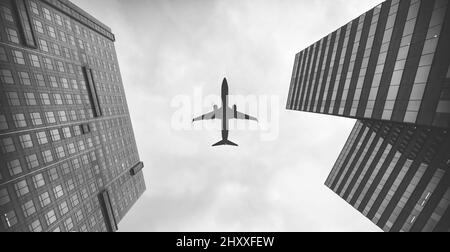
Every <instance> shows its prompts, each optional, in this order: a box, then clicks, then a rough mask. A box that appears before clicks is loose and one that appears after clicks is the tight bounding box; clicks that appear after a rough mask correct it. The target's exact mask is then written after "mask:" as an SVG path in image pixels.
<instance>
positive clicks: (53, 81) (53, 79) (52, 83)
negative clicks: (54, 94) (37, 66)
mask: <svg viewBox="0 0 450 252" xmlns="http://www.w3.org/2000/svg"><path fill="white" fill-rule="evenodd" d="M48 79H49V81H50V86H51V87H53V88H57V87H58V80H57V79H56V77H55V76H49V77H48Z"/></svg>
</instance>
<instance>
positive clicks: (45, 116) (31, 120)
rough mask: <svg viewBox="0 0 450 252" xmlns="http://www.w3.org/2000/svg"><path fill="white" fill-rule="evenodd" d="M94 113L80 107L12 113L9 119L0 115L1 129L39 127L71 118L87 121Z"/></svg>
mask: <svg viewBox="0 0 450 252" xmlns="http://www.w3.org/2000/svg"><path fill="white" fill-rule="evenodd" d="M92 118H93V113H92V110H91V109H88V110H86V109H80V110H71V111H69V112H66V111H64V110H61V111H57V112H54V111H47V112H43V113H41V112H31V113H28V114H22V113H20V114H12V116H11V118H10V119H8V117H6V116H5V115H0V130H8V129H13V126H14V128H16V129H22V128H27V127H37V126H42V125H56V124H63V123H68V122H69V120H70V121H72V122H76V121H79V120H81V121H85V120H87V119H92Z"/></svg>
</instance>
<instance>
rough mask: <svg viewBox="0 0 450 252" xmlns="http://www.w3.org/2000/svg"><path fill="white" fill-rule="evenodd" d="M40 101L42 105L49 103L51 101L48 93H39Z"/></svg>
mask: <svg viewBox="0 0 450 252" xmlns="http://www.w3.org/2000/svg"><path fill="white" fill-rule="evenodd" d="M41 102H42V104H43V105H50V104H51V102H50V97H49V95H48V94H46V93H43V94H41Z"/></svg>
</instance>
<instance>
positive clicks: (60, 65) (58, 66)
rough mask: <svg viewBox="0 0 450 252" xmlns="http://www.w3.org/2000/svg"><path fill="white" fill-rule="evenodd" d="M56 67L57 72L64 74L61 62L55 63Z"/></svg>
mask: <svg viewBox="0 0 450 252" xmlns="http://www.w3.org/2000/svg"><path fill="white" fill-rule="evenodd" d="M56 66H57V69H58V71H59V72H61V73H64V72H66V70H65V68H64V63H62V61H56Z"/></svg>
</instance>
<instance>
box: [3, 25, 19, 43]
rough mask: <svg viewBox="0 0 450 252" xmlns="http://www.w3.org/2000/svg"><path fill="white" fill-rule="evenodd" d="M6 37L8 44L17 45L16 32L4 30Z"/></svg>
mask: <svg viewBox="0 0 450 252" xmlns="http://www.w3.org/2000/svg"><path fill="white" fill-rule="evenodd" d="M6 35H8V40H9V42H12V43H15V44H19V43H20V42H19V35H18V34H17V31H16V30H14V29H11V28H6Z"/></svg>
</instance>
